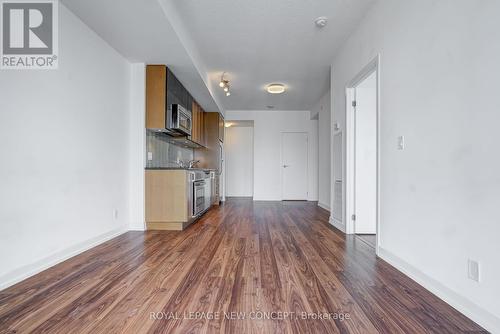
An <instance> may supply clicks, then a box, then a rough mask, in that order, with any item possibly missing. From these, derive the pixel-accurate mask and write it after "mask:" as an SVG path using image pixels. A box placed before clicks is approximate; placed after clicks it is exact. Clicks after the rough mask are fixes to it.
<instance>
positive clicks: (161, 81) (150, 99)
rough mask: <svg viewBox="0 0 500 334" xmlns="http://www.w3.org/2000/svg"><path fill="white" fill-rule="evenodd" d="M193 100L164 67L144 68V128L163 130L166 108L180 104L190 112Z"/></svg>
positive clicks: (152, 66) (149, 66)
mask: <svg viewBox="0 0 500 334" xmlns="http://www.w3.org/2000/svg"><path fill="white" fill-rule="evenodd" d="M192 101H193V98H192V97H191V95H190V94H189V92H188V91H187V90H186V89H185V88H184V86H183V85H182V84H181V82H180V81H179V80H178V79H177V78H176V77H175V75H174V74H173V73H172V72H171V71H170V70H169V69H168V68H167V66H165V65H148V66H146V128H148V129H165V127H166V115H167V108H168V106H169V105H172V104H180V105H181V106H183V107H184V108H186V109H187V110H188V111H191V108H192Z"/></svg>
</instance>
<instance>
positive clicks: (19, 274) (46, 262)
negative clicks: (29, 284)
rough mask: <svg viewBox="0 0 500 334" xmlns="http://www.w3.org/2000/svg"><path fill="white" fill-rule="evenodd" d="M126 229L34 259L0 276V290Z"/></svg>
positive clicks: (109, 238)
mask: <svg viewBox="0 0 500 334" xmlns="http://www.w3.org/2000/svg"><path fill="white" fill-rule="evenodd" d="M127 231H128V229H127V228H126V227H123V228H120V229H116V230H113V231H110V232H108V233H104V234H101V235H99V236H97V237H94V238H91V239H88V240H86V241H84V242H82V243H79V244H77V245H75V246H72V247H69V248H66V249H64V250H61V251H58V252H56V253H54V254H52V255H50V256H48V257H46V258H44V259H42V260H39V261H36V262H34V263H32V264H29V265H27V266H24V267H22V268H19V269H16V270H14V271H13V272H10V273H8V274H6V275H3V276H2V277H0V290H3V289H5V288H8V287H9V286H11V285H14V284H16V283H18V282H21V281H23V280H25V279H26V278H28V277H31V276H33V275H36V274H38V273H40V272H41V271H44V270H45V269H48V268H50V267H52V266H55V265H56V264H58V263H61V262H63V261H65V260H67V259H69V258H71V257H73V256H75V255H78V254H80V253H83V252H85V251H86V250H89V249H91V248H92V247H95V246H98V245H100V244H102V243H103V242H106V241H108V240H111V239H113V238H115V237H117V236H119V235H121V234H123V233H126V232H127Z"/></svg>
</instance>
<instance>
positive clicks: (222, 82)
mask: <svg viewBox="0 0 500 334" xmlns="http://www.w3.org/2000/svg"><path fill="white" fill-rule="evenodd" d="M225 74H226V72H223V73H222V75H221V77H220V82H219V87H220V88H222V90H223V91H224V92H225V93H226V96H229V95H231V92H229V80H227V79H225V78H224V75H225Z"/></svg>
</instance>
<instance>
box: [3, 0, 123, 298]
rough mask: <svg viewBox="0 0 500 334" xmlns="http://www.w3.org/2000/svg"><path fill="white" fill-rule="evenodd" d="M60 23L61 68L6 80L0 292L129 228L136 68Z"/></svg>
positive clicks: (63, 17) (77, 25)
mask: <svg viewBox="0 0 500 334" xmlns="http://www.w3.org/2000/svg"><path fill="white" fill-rule="evenodd" d="M59 15H60V19H59V36H60V37H59V38H60V42H59V51H60V53H59V69H58V70H53V71H43V70H42V71H2V73H1V74H0V94H1V96H0V156H1V158H2V163H1V164H0V177H1V187H0V207H1V210H0V222H1V223H0V288H2V287H6V286H8V285H9V284H12V283H13V282H15V281H18V280H20V279H23V278H25V277H27V276H29V275H30V274H33V273H35V272H38V271H39V270H41V269H43V268H45V267H47V266H50V265H52V264H54V263H56V262H58V261H60V260H62V259H64V258H67V257H68V256H71V255H74V254H75V253H77V252H79V251H81V250H82V249H85V248H88V247H90V246H92V245H94V244H95V243H99V242H101V241H103V240H105V239H107V238H110V237H112V236H114V235H117V234H119V233H121V232H123V231H125V230H126V229H127V228H128V218H129V211H128V209H129V205H128V204H129V203H128V182H127V180H128V176H129V175H128V165H129V159H128V131H129V128H128V127H129V123H128V121H129V118H128V113H129V88H130V86H129V84H130V74H131V73H130V65H129V63H128V62H127V61H125V59H124V58H122V57H121V56H120V55H119V54H118V53H116V52H115V51H114V50H113V49H112V48H111V47H110V46H108V45H107V44H106V43H105V42H104V41H103V40H101V39H100V38H99V37H98V36H97V35H96V34H95V33H94V32H93V31H91V30H90V29H89V28H88V27H87V26H86V25H84V24H83V23H82V22H81V21H80V20H79V19H78V18H77V17H76V16H74V15H73V14H72V13H71V12H69V11H68V10H67V9H66V8H65V7H64V6H63V5H62V4H61V5H60V8H59ZM115 209H116V210H118V211H117V212H118V215H117V217H116V219H115V217H114V210H115Z"/></svg>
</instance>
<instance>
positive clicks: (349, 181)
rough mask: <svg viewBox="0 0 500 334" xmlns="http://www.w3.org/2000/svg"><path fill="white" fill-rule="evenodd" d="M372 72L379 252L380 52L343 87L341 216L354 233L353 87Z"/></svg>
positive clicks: (376, 217)
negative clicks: (344, 103) (344, 156)
mask: <svg viewBox="0 0 500 334" xmlns="http://www.w3.org/2000/svg"><path fill="white" fill-rule="evenodd" d="M372 73H375V75H376V76H377V78H376V81H377V93H376V96H377V103H376V108H377V111H376V132H377V134H376V138H377V144H376V161H377V163H376V175H377V180H376V205H375V208H376V215H375V219H376V238H375V252H376V254H377V255H378V254H379V248H380V54H378V55H377V56H375V58H373V59H372V60H371V61H370V62H369V63H368V64H367V65H366V66H365V67H363V69H362V70H361V71H360V72H359V73H358V74H357V75H356V76H354V78H353V79H352V80H351V81H350V82H349V83H348V85H347V86H346V89H345V94H346V100H345V101H346V133H345V140H346V169H345V179H346V185H345V187H346V188H345V193H346V200H345V215H344V217H343V220H344V222H343V223H344V226H345V227H346V231H345V232H346V234H354V233H355V228H354V227H355V226H354V224H355V222H354V220H353V219H352V215H353V214H354V210H355V178H354V176H355V170H354V168H355V140H356V136H355V117H354V116H355V115H354V107H353V106H352V101H354V95H355V88H356V87H357V86H358V85H359V84H360V83H361V82H362V81H363V80H365V79H366V78H368V77H369V76H370V75H371V74H372Z"/></svg>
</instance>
